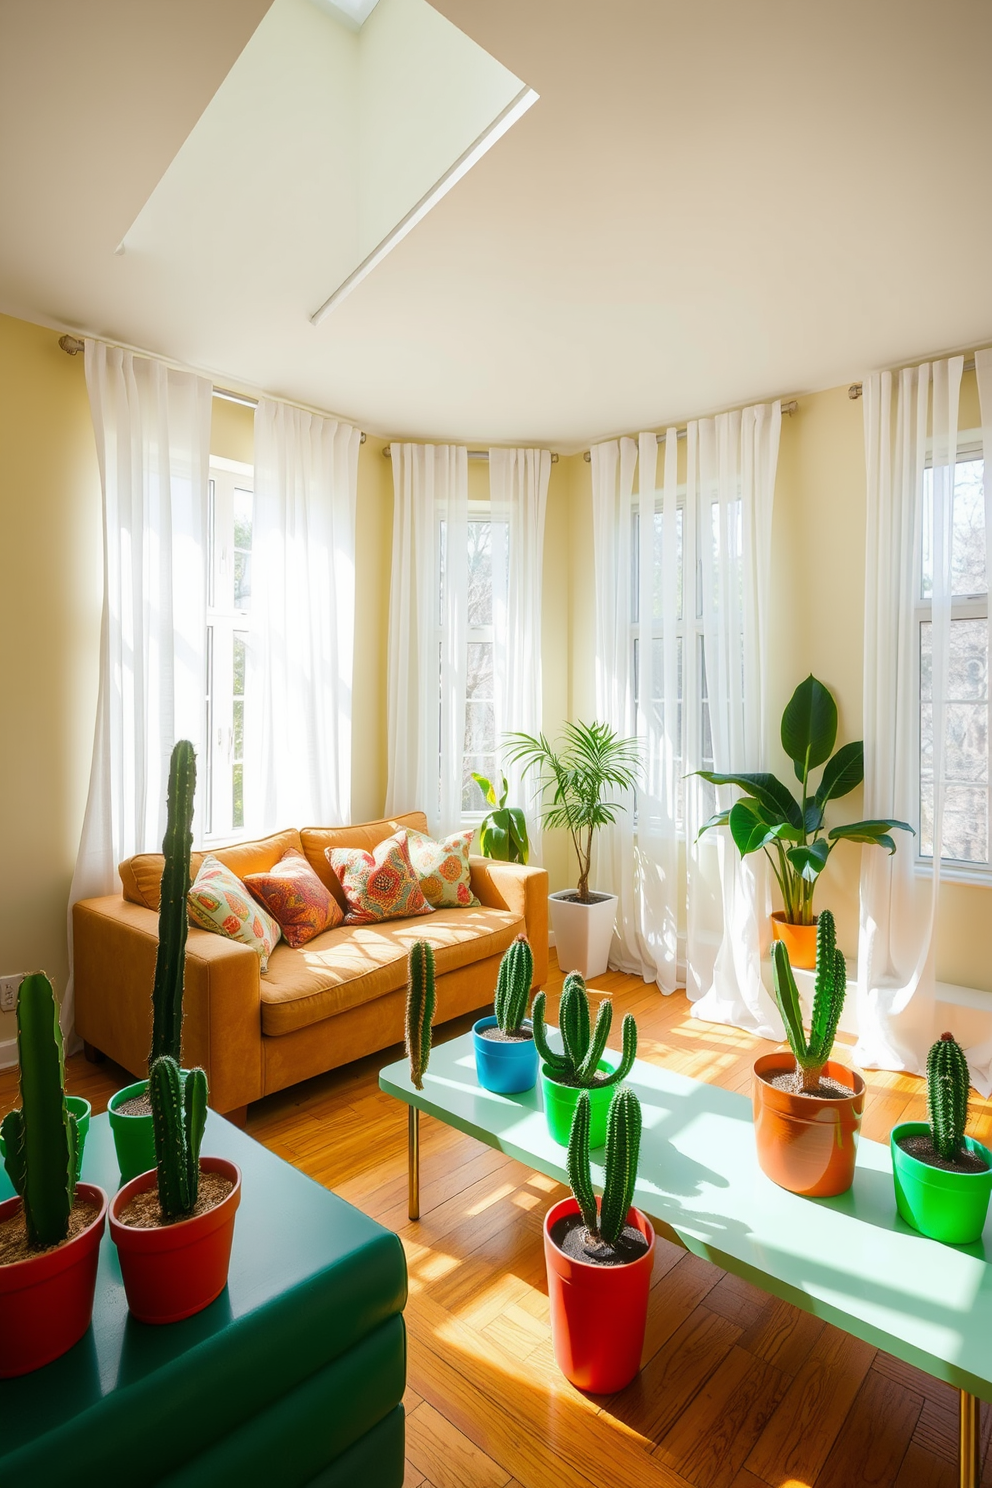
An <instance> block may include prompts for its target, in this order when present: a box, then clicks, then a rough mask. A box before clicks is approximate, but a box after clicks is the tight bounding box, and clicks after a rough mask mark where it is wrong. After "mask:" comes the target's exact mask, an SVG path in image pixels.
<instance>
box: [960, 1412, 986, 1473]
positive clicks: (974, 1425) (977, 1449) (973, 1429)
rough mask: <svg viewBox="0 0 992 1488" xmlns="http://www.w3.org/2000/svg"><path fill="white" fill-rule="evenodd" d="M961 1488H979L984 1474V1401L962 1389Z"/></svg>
mask: <svg viewBox="0 0 992 1488" xmlns="http://www.w3.org/2000/svg"><path fill="white" fill-rule="evenodd" d="M959 1461H960V1468H959V1471H960V1475H961V1476H960V1485H961V1488H978V1484H979V1480H980V1478H981V1475H982V1402H981V1401H980V1400H979V1399H978V1397H977V1396H976V1395H969V1394H968V1392H967V1390H962V1391H961V1415H960V1437H959Z"/></svg>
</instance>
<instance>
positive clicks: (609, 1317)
mask: <svg viewBox="0 0 992 1488" xmlns="http://www.w3.org/2000/svg"><path fill="white" fill-rule="evenodd" d="M578 1212H579V1206H578V1204H577V1203H576V1201H575V1199H574V1198H572V1197H571V1196H569V1198H567V1199H562V1200H561V1202H560V1203H558V1204H555V1205H554V1206H553V1207H552V1208H551V1209H549V1210H548V1212H547V1214H546V1215H545V1216H544V1259H545V1262H546V1264H547V1268H548V1300H549V1301H550V1303H551V1341H552V1344H553V1345H554V1351H555V1362H556V1363H557V1365H558V1368H559V1369H560V1370H561V1372H562V1374H563V1375H564V1376H565V1378H566V1379H567V1380H570V1381H571V1383H572V1384H573V1385H576V1386H577V1387H578V1388H579V1389H580V1390H589V1391H590V1392H591V1393H592V1394H594V1395H612V1394H613V1393H614V1391H616V1390H622V1389H623V1388H624V1386H625V1385H629V1384H630V1382H631V1380H632V1379H633V1378H634V1376H635V1374H636V1373H637V1371H638V1370H639V1369H640V1367H641V1350H642V1349H643V1347H644V1327H645V1324H646V1322H647V1316H648V1292H649V1291H650V1289H651V1267H652V1266H653V1264H654V1230H653V1229H652V1227H651V1221H650V1220H649V1219H648V1218H647V1217H646V1216H645V1215H643V1214H642V1213H641V1211H640V1210H639V1209H631V1211H630V1213H629V1214H628V1215H627V1223H628V1224H629V1225H635V1226H636V1227H637V1229H639V1230H640V1232H641V1234H642V1235H643V1236H644V1238H645V1239H646V1240H647V1242H648V1248H647V1250H646V1251H645V1252H644V1254H643V1255H642V1256H640V1257H639V1258H638V1259H637V1260H636V1261H632V1262H631V1263H630V1265H629V1266H594V1265H592V1264H591V1262H589V1261H573V1260H572V1259H571V1257H570V1256H567V1255H564V1254H563V1253H562V1252H561V1251H560V1250H559V1249H558V1247H557V1245H556V1244H555V1243H554V1241H553V1240H552V1238H551V1229H552V1227H553V1226H554V1224H555V1223H556V1222H557V1221H558V1220H559V1219H561V1218H563V1217H564V1216H565V1215H568V1214H577V1213H578Z"/></svg>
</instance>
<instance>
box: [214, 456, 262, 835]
mask: <svg viewBox="0 0 992 1488" xmlns="http://www.w3.org/2000/svg"><path fill="white" fill-rule="evenodd" d="M252 491H253V481H252V468H251V466H250V465H243V464H241V463H239V462H238V461H235V460H221V459H213V460H211V462H210V486H209V491H208V505H207V696H206V730H205V737H206V739H207V749H206V780H205V784H204V806H205V832H204V836H205V837H207V838H223V837H230V836H231V835H232V834H233V833H235V832H239V831H240V830H241V829H242V828H243V827H244V824H245V813H244V758H245V663H246V655H247V642H248V611H249V608H250V605H251V535H252V500H253V496H252Z"/></svg>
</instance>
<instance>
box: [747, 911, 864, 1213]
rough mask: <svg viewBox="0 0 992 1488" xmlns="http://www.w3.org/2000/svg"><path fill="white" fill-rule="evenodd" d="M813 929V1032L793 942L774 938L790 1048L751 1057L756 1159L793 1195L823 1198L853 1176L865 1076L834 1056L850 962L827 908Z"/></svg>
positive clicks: (777, 978)
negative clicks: (807, 1025) (791, 950)
mask: <svg viewBox="0 0 992 1488" xmlns="http://www.w3.org/2000/svg"><path fill="white" fill-rule="evenodd" d="M816 935H817V943H816V984H815V988H814V991H813V1010H812V1017H811V1019H810V1031H809V1037H808V1038H807V1036H806V1033H805V1031H804V1028H803V1012H802V1006H801V1004H800V1001H799V992H798V990H797V988H796V981H795V978H794V976H793V975H792V967H791V965H790V962H789V951H788V947H787V946H786V944H785V942H784V941H781V940H777V941H774V942H773V944H772V966H773V969H774V973H775V997H776V1000H777V1002H778V1006H779V1011H780V1012H781V1014H782V1020H783V1022H784V1023H785V1031H786V1034H787V1035H788V1039H789V1044H790V1047H791V1053H790V1052H781V1053H776V1054H762V1055H761V1057H760V1058H759V1059H756V1060H755V1062H754V1084H753V1100H754V1132H755V1141H756V1143H757V1148H758V1162H759V1163H760V1165H761V1168H762V1171H763V1172H765V1173H767V1175H768V1177H769V1178H771V1179H772V1180H773V1181H774V1182H775V1183H777V1184H778V1185H779V1186H780V1187H781V1188H787V1189H788V1190H789V1191H790V1192H791V1193H797V1194H806V1195H809V1196H811V1197H813V1196H815V1197H817V1198H826V1197H828V1196H829V1195H832V1194H840V1193H845V1192H846V1191H847V1189H849V1188H850V1186H851V1184H852V1183H853V1182H854V1160H855V1157H856V1154H857V1138H858V1132H859V1130H860V1128H861V1115H862V1112H863V1110H864V1101H865V1082H864V1080H863V1079H862V1078H861V1076H860V1075H859V1074H858V1073H857V1071H856V1070H852V1069H849V1068H848V1067H847V1066H846V1065H843V1064H838V1063H837V1062H836V1061H834V1060H832V1059H831V1058H830V1055H831V1052H832V1050H833V1046H834V1038H835V1036H836V1033H837V1025H838V1023H839V1021H840V1015H841V1010H842V1009H843V1006H844V996H845V993H846V991H847V967H846V965H845V962H844V956H843V953H842V952H841V951H839V950H838V949H837V944H836V933H835V929H834V917H833V915H832V914H831V913H830V911H829V910H828V909H825V910H823V912H822V913H821V914H820V916H819V919H818V921H817V928H816Z"/></svg>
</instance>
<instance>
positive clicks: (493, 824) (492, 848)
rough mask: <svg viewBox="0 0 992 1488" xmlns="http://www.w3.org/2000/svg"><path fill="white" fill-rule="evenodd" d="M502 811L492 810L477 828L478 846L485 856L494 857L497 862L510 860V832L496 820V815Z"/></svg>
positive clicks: (500, 814)
mask: <svg viewBox="0 0 992 1488" xmlns="http://www.w3.org/2000/svg"><path fill="white" fill-rule="evenodd" d="M498 815H499V816H502V815H503V813H502V812H499V813H497V812H493V814H492V816H490V817H487V819H486V820H485V821H484V822H483V823H482V826H481V827H480V828H479V846H480V847H481V848H482V851H483V854H484V856H485V857H487V858H495V859H496V861H497V862H500V863H508V862H509V861H510V834H509V832H508V831H507V829H506V827H504V826H502V825H501V824H500V823H499V822H498V821H497V816H498Z"/></svg>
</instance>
